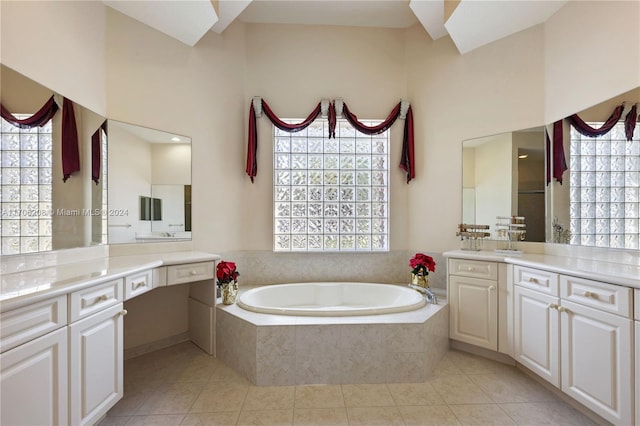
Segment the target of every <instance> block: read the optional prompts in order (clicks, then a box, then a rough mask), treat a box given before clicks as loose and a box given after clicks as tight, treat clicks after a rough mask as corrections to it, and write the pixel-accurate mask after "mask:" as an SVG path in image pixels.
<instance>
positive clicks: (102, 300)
mask: <svg viewBox="0 0 640 426" xmlns="http://www.w3.org/2000/svg"><path fill="white" fill-rule="evenodd" d="M108 298H109V296H107V295H106V294H103V295H102V296H100V297H98V301H99V302H104V301H105V300H107V299H108Z"/></svg>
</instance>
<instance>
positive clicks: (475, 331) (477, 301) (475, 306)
mask: <svg viewBox="0 0 640 426" xmlns="http://www.w3.org/2000/svg"><path fill="white" fill-rule="evenodd" d="M496 286H497V283H496V282H495V281H492V280H484V279H479V278H470V277H461V276H457V275H450V276H449V291H450V293H451V296H450V297H451V302H450V303H451V304H452V309H451V310H450V311H449V312H450V320H451V328H450V331H449V337H450V338H452V339H454V340H459V341H461V342H466V343H470V344H472V345H476V346H480V347H483V348H487V349H491V350H494V351H497V350H498V311H497V308H498V289H497V288H496Z"/></svg>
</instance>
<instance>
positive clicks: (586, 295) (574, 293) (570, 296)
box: [560, 275, 632, 318]
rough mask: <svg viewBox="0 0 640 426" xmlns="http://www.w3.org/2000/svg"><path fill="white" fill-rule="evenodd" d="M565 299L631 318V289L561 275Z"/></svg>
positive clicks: (561, 285) (561, 289)
mask: <svg viewBox="0 0 640 426" xmlns="http://www.w3.org/2000/svg"><path fill="white" fill-rule="evenodd" d="M560 294H561V297H562V298H563V299H566V300H570V301H572V302H575V303H579V304H581V305H586V306H591V307H593V308H597V309H599V310H601V311H606V312H611V313H612V314H616V315H621V316H623V317H627V318H631V314H632V312H631V303H632V302H631V300H632V299H631V289H630V288H628V287H623V286H618V285H613V284H607V283H603V282H599V281H592V280H587V279H584V278H577V277H570V276H567V275H561V276H560Z"/></svg>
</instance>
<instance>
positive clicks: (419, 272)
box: [409, 253, 436, 288]
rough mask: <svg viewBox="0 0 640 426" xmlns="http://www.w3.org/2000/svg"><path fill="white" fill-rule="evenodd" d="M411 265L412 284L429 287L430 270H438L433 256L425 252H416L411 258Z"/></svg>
mask: <svg viewBox="0 0 640 426" xmlns="http://www.w3.org/2000/svg"><path fill="white" fill-rule="evenodd" d="M409 266H411V284H413V285H417V286H420V287H424V288H428V287H429V280H428V275H429V272H435V271H436V262H435V261H434V260H433V257H431V256H427V255H426V254H424V253H416V254H415V255H414V256H413V257H412V258H411V259H410V260H409Z"/></svg>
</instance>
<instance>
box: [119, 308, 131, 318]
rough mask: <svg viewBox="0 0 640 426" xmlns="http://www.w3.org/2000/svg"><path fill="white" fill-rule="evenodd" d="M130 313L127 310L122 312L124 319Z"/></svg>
mask: <svg viewBox="0 0 640 426" xmlns="http://www.w3.org/2000/svg"><path fill="white" fill-rule="evenodd" d="M128 313H129V311H127V310H126V309H123V310H121V311H120V315H122V316H123V317H125V316H127V314H128Z"/></svg>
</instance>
